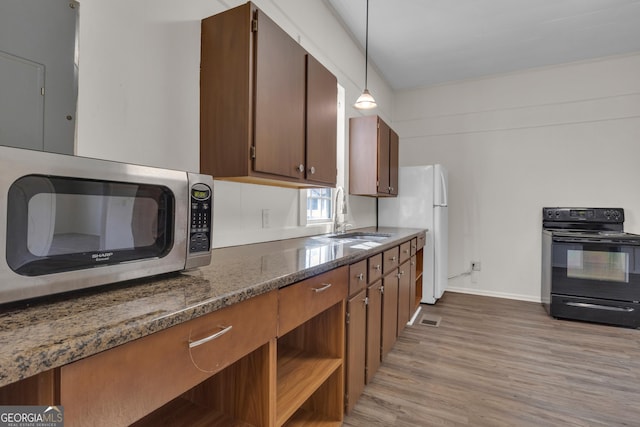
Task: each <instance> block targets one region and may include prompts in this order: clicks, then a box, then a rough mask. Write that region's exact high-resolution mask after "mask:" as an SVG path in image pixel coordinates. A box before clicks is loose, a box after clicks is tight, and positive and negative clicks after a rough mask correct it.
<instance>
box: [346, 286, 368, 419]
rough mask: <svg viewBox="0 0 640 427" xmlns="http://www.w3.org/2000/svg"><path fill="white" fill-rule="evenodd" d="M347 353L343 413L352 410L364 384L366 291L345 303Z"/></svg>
mask: <svg viewBox="0 0 640 427" xmlns="http://www.w3.org/2000/svg"><path fill="white" fill-rule="evenodd" d="M346 316H347V320H346V326H347V349H346V350H347V352H346V360H345V363H346V367H345V371H346V373H345V403H344V406H345V412H346V413H347V414H348V413H350V412H351V410H352V409H353V407H354V405H355V404H356V401H357V400H358V398H359V397H360V395H361V394H362V391H363V390H364V384H365V360H366V339H367V290H366V289H363V290H361V291H360V292H358V293H357V294H356V295H355V296H353V297H351V298H350V299H349V300H348V301H347V314H346Z"/></svg>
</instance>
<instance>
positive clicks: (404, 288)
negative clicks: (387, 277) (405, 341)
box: [397, 261, 411, 335]
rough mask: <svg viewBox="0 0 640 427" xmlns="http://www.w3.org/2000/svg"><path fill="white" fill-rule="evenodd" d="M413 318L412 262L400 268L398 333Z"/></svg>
mask: <svg viewBox="0 0 640 427" xmlns="http://www.w3.org/2000/svg"><path fill="white" fill-rule="evenodd" d="M410 319H411V262H410V261H407V262H405V263H404V264H402V265H401V266H400V267H399V268H398V330H397V335H400V332H402V330H403V329H404V328H405V326H406V325H407V322H408V321H409V320H410Z"/></svg>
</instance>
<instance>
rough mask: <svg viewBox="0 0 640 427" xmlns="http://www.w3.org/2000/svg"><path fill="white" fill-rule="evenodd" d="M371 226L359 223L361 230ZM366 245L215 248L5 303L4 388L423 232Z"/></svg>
mask: <svg viewBox="0 0 640 427" xmlns="http://www.w3.org/2000/svg"><path fill="white" fill-rule="evenodd" d="M363 230H364V231H366V230H369V231H371V230H373V229H361V230H358V231H363ZM377 231H378V232H382V233H390V234H391V237H389V238H388V239H385V240H383V241H378V242H375V243H366V244H363V243H362V242H361V241H357V240H356V241H354V240H349V239H330V238H328V237H326V236H313V237H306V238H298V239H288V240H281V241H276V242H267V243H257V244H252V245H244V246H236V247H231V248H221V249H215V250H214V251H213V259H212V262H211V265H209V266H208V267H205V268H200V269H198V270H194V271H190V272H184V273H175V274H169V275H163V276H158V277H154V278H148V279H144V280H136V281H132V282H127V283H120V284H113V285H108V286H103V287H100V288H93V289H90V290H84V291H79V292H75V293H72V294H67V295H62V296H52V297H49V298H47V299H41V300H38V301H32V302H30V303H28V304H27V303H18V304H14V305H11V306H6V305H5V306H3V307H0V386H3V385H6V384H9V383H12V382H15V381H18V380H20V379H23V378H27V377H29V376H32V375H35V374H37V373H40V372H44V371H47V370H49V369H52V368H56V367H59V366H62V365H65V364H68V363H71V362H73V361H75V360H79V359H82V358H84V357H87V356H90V355H92V354H95V353H98V352H100V351H104V350H107V349H110V348H113V347H115V346H117V345H120V344H124V343H126V342H128V341H131V340H134V339H136V338H140V337H143V336H146V335H149V334H152V333H154V332H158V331H161V330H163V329H166V328H168V327H170V326H173V325H177V324H179V323H182V322H185V321H188V320H191V319H194V318H196V317H199V316H202V315H204V314H207V313H210V312H212V311H215V310H218V309H221V308H223V307H226V306H229V305H232V304H235V303H237V302H240V301H243V300H246V299H248V298H251V297H252V296H256V295H260V294H263V293H266V292H269V291H271V290H273V289H277V288H281V287H284V286H287V285H290V284H292V283H295V282H298V281H300V280H303V279H306V278H308V277H312V276H315V275H317V274H320V273H322V272H325V271H328V270H331V269H334V268H336V267H339V266H342V265H345V264H350V263H353V262H356V261H359V260H361V259H364V258H366V257H367V256H369V255H370V254H373V253H377V252H380V251H382V250H385V249H387V248H390V247H393V246H395V245H397V244H398V243H399V242H400V241H406V240H408V239H410V238H412V237H414V236H416V235H418V234H420V233H422V232H423V231H424V230H420V229H402V228H399V229H398V228H380V229H379V230H377Z"/></svg>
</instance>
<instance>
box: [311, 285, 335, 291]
mask: <svg viewBox="0 0 640 427" xmlns="http://www.w3.org/2000/svg"><path fill="white" fill-rule="evenodd" d="M330 287H331V283H324V284H323V285H322V286H320V287H319V288H311V290H312V291H313V292H322V291H326V290H327V289H329V288H330Z"/></svg>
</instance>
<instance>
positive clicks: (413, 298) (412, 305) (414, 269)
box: [409, 255, 420, 316]
mask: <svg viewBox="0 0 640 427" xmlns="http://www.w3.org/2000/svg"><path fill="white" fill-rule="evenodd" d="M409 262H410V263H411V264H410V266H409V267H410V269H411V286H410V287H411V289H410V292H409V298H410V300H409V310H410V313H409V315H410V316H412V315H413V313H414V312H415V310H416V309H417V308H418V304H420V299H419V298H418V296H417V295H416V281H417V280H418V263H417V256H416V255H413V256H412V257H411V260H410V261H409Z"/></svg>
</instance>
